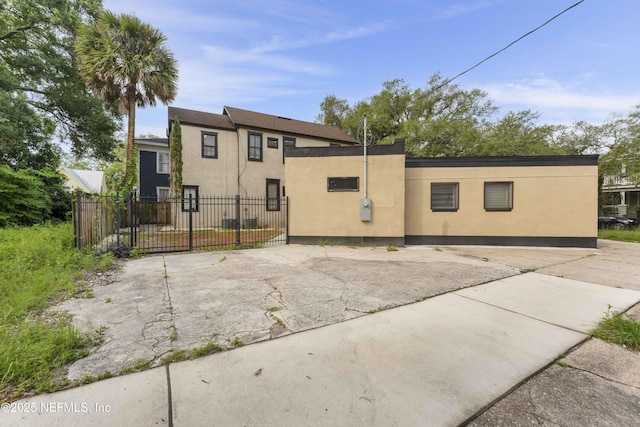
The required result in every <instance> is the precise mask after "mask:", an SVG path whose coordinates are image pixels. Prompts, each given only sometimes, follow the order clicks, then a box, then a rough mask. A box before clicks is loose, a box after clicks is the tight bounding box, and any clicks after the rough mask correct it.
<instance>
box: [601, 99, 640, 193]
mask: <svg viewBox="0 0 640 427" xmlns="http://www.w3.org/2000/svg"><path fill="white" fill-rule="evenodd" d="M608 125H609V126H611V129H612V130H611V131H610V135H611V138H612V139H613V142H612V143H611V145H610V147H609V151H608V152H607V153H606V154H605V155H604V156H602V158H601V159H600V163H599V165H600V170H601V173H602V174H603V175H610V176H622V177H624V178H626V179H628V180H629V181H631V182H633V183H637V184H640V105H637V106H636V107H635V110H634V111H632V112H630V113H629V114H628V116H627V117H626V118H620V119H616V120H614V121H613V122H610V123H608Z"/></svg>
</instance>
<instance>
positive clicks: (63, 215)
mask: <svg viewBox="0 0 640 427" xmlns="http://www.w3.org/2000/svg"><path fill="white" fill-rule="evenodd" d="M64 181H65V179H64V177H63V176H62V175H61V174H60V173H58V172H56V171H53V170H50V169H45V170H40V171H38V170H33V169H21V170H18V171H13V170H11V168H10V167H9V166H7V165H3V166H0V200H1V201H2V202H1V203H0V227H6V226H30V225H34V224H38V223H41V222H44V221H48V220H66V219H68V216H69V213H70V211H71V195H70V194H69V193H68V192H67V191H66V190H65V188H64V187H63V185H64Z"/></svg>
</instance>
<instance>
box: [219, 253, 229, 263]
mask: <svg viewBox="0 0 640 427" xmlns="http://www.w3.org/2000/svg"><path fill="white" fill-rule="evenodd" d="M226 260H227V256H226V255H224V256H223V257H222V258H220V260H218V262H224V261H226Z"/></svg>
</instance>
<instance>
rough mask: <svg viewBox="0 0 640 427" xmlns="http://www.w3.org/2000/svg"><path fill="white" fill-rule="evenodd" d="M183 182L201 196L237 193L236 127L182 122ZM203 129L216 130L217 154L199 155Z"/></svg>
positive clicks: (214, 131) (205, 130)
mask: <svg viewBox="0 0 640 427" xmlns="http://www.w3.org/2000/svg"><path fill="white" fill-rule="evenodd" d="M181 128H182V164H183V166H182V183H183V185H197V186H198V187H199V194H200V195H202V196H227V195H236V194H238V179H237V177H238V140H237V134H236V132H235V131H228V130H219V129H207V128H200V127H195V126H189V125H182V127H181ZM202 132H213V133H217V134H218V158H217V159H211V158H203V157H202Z"/></svg>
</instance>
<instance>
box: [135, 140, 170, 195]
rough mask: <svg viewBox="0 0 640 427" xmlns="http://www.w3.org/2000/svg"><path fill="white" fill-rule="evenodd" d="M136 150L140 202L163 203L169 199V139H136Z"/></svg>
mask: <svg viewBox="0 0 640 427" xmlns="http://www.w3.org/2000/svg"><path fill="white" fill-rule="evenodd" d="M135 144H136V147H137V148H138V196H139V197H140V201H143V202H152V201H163V200H166V199H168V198H169V197H170V190H169V171H170V162H169V139H168V138H148V139H136V140H135Z"/></svg>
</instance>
